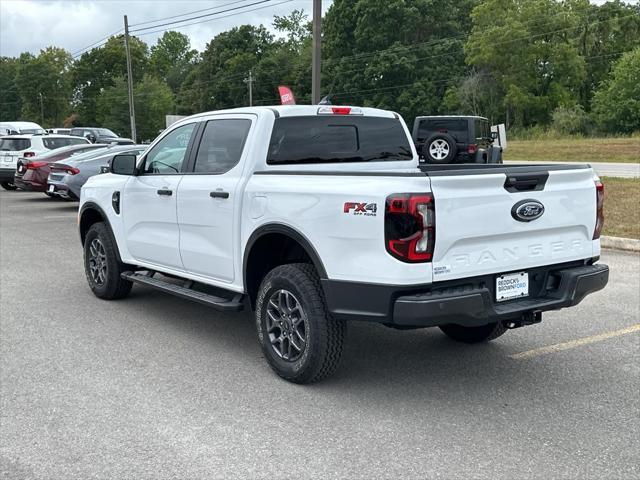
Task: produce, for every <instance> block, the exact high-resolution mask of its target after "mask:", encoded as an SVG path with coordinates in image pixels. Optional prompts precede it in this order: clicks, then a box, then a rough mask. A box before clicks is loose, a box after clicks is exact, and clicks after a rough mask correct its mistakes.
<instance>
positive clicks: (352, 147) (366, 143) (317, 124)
mask: <svg viewBox="0 0 640 480" xmlns="http://www.w3.org/2000/svg"><path fill="white" fill-rule="evenodd" d="M412 159H413V153H412V151H411V145H410V143H409V138H408V137H407V134H406V132H405V130H404V128H403V126H402V123H401V122H400V121H399V120H398V119H396V118H385V117H365V116H355V115H326V116H325V115H318V116H313V115H312V116H305V117H302V116H301V117H281V118H277V119H276V120H275V123H274V126H273V131H272V133H271V141H270V142H269V152H268V155H267V164H269V165H287V164H314V163H315V164H318V163H343V162H383V161H408V160H412Z"/></svg>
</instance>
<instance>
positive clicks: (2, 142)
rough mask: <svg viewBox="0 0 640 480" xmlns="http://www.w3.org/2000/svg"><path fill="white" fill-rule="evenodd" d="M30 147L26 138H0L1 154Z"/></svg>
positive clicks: (29, 141)
mask: <svg viewBox="0 0 640 480" xmlns="http://www.w3.org/2000/svg"><path fill="white" fill-rule="evenodd" d="M30 146H31V140H29V139H28V138H0V150H1V151H3V152H17V151H20V150H26V149H27V148H29V147H30Z"/></svg>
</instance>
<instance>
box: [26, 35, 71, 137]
mask: <svg viewBox="0 0 640 480" xmlns="http://www.w3.org/2000/svg"><path fill="white" fill-rule="evenodd" d="M70 67H71V55H69V53H68V52H67V51H66V50H63V49H62V48H57V47H47V48H45V49H43V50H41V51H40V54H39V55H38V56H37V57H34V56H32V55H30V54H22V55H21V56H20V59H19V62H18V68H17V72H16V77H15V81H16V85H17V88H18V92H19V93H20V97H21V99H22V117H23V118H28V119H30V120H34V121H37V122H42V123H43V125H42V126H43V127H46V126H58V125H61V124H62V120H63V119H64V117H65V116H66V114H67V113H68V110H69V100H70V98H71V84H70V81H69V80H70V78H69V69H70ZM43 114H44V119H43V118H42V116H43Z"/></svg>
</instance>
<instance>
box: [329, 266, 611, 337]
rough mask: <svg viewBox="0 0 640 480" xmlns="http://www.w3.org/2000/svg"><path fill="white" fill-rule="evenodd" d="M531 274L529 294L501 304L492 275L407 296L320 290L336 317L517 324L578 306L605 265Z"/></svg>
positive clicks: (596, 285) (359, 289)
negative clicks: (496, 297) (546, 312)
mask: <svg viewBox="0 0 640 480" xmlns="http://www.w3.org/2000/svg"><path fill="white" fill-rule="evenodd" d="M529 275H530V287H529V296H528V297H527V298H526V299H522V300H512V301H507V302H501V303H497V302H495V301H494V298H495V294H494V290H493V285H494V284H495V275H488V276H482V277H475V278H472V279H465V280H461V281H453V282H446V284H444V283H443V285H442V286H441V285H437V286H424V287H422V288H420V287H417V290H416V291H410V292H407V291H406V287H391V286H380V285H371V286H369V288H367V287H366V286H365V285H364V284H351V285H352V286H351V287H348V286H347V287H346V288H345V284H347V283H348V282H332V281H330V280H324V281H323V286H324V287H325V296H326V298H327V304H328V307H329V310H330V311H331V312H332V314H333V315H334V317H336V318H338V319H342V320H347V319H356V320H358V319H359V320H368V321H376V322H381V323H387V324H391V325H396V326H403V327H435V326H439V325H448V324H457V325H463V326H469V327H472V326H480V325H486V324H488V323H493V322H498V321H500V322H518V321H521V320H527V319H530V318H532V316H533V315H535V314H537V313H539V312H544V311H548V310H558V309H560V308H565V307H571V306H573V305H577V304H578V303H580V302H581V301H582V299H584V297H586V296H587V295H588V294H590V293H593V292H596V291H598V290H601V289H602V288H604V287H605V285H606V284H607V282H608V280H609V267H608V266H607V265H602V264H596V265H584V264H583V265H571V266H567V265H565V266H550V267H541V268H537V269H533V270H529ZM337 284H340V285H337ZM354 286H355V287H354ZM403 290H405V291H403ZM350 299H351V300H350ZM362 299H370V301H363V300H362Z"/></svg>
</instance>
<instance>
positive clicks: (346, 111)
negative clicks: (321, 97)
mask: <svg viewBox="0 0 640 480" xmlns="http://www.w3.org/2000/svg"><path fill="white" fill-rule="evenodd" d="M318 115H362V109H360V108H357V107H334V106H330V105H325V106H323V107H320V108H318Z"/></svg>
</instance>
